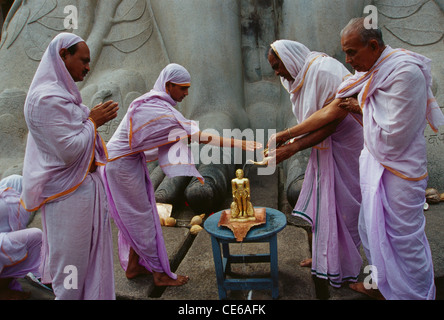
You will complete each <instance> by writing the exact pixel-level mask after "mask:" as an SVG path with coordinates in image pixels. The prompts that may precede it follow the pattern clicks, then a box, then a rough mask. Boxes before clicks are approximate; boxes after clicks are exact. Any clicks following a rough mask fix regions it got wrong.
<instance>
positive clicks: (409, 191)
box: [338, 46, 444, 300]
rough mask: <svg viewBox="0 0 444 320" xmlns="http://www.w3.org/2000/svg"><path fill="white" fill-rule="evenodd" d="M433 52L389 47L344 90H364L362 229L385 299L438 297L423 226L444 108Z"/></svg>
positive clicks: (342, 93)
mask: <svg viewBox="0 0 444 320" xmlns="http://www.w3.org/2000/svg"><path fill="white" fill-rule="evenodd" d="M430 62H431V61H430V60H429V59H427V58H425V57H424V56H421V55H418V54H416V53H413V52H410V51H405V50H402V49H396V50H394V49H392V48H390V47H389V46H387V47H386V49H385V51H384V52H383V53H382V55H381V57H380V58H379V60H378V61H377V62H376V63H375V65H374V66H373V67H372V68H371V70H369V71H368V72H357V73H356V74H355V75H354V76H353V77H351V78H349V79H347V81H345V82H344V83H343V84H342V85H341V87H340V88H339V93H338V97H345V96H349V95H354V94H359V96H358V99H359V102H360V105H361V108H362V112H363V123H364V140H365V148H364V150H363V152H362V155H361V158H360V175H361V189H362V206H361V212H360V220H359V231H360V236H361V239H362V243H363V246H364V250H365V253H366V256H367V258H368V260H369V263H370V264H371V265H373V266H374V268H375V270H376V272H372V273H371V275H372V278H373V281H374V282H376V284H377V286H378V289H379V290H380V292H381V293H382V295H383V296H384V297H385V298H386V299H396V300H397V299H412V300H413V299H415V300H416V299H434V297H435V285H434V279H433V278H434V273H433V264H432V257H431V252H430V247H429V244H428V240H427V237H426V234H425V232H424V226H425V216H424V211H423V205H424V202H425V188H426V187H427V150H426V142H425V139H424V130H425V127H426V124H427V122H429V124H430V125H431V127H432V129H434V130H437V129H438V127H439V126H441V125H443V124H444V116H443V114H442V112H441V110H440V108H439V106H438V105H437V103H436V100H435V99H434V97H433V94H432V91H431V83H432V78H431V72H430Z"/></svg>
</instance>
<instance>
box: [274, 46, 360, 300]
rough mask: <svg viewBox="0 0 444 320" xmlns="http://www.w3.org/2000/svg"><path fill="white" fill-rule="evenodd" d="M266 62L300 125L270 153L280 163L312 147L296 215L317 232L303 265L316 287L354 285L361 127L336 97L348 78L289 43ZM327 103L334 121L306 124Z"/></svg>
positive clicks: (279, 137)
mask: <svg viewBox="0 0 444 320" xmlns="http://www.w3.org/2000/svg"><path fill="white" fill-rule="evenodd" d="M268 60H269V62H270V65H271V66H272V68H273V69H274V70H275V72H276V74H277V75H278V76H280V77H281V82H282V85H283V86H284V87H285V89H286V90H287V91H288V92H289V94H290V99H291V102H292V106H293V113H294V115H295V116H296V118H297V120H298V123H299V124H298V125H296V126H295V127H293V128H288V129H286V130H284V131H282V132H279V133H277V134H276V135H274V136H272V137H271V139H270V141H269V145H271V141H273V140H274V142H273V143H275V145H276V147H277V149H276V150H270V154H269V155H270V156H274V157H275V159H276V162H277V163H279V162H281V161H283V160H285V159H288V158H289V157H291V156H292V155H294V154H295V153H297V152H299V151H301V150H304V149H306V148H309V147H313V148H312V151H311V155H310V160H309V162H308V165H307V169H306V171H305V179H304V183H303V186H302V190H301V194H300V196H299V199H298V201H297V203H296V206H295V208H294V210H293V215H296V216H299V217H301V218H303V219H305V220H307V221H308V222H309V223H310V224H311V225H312V230H313V233H312V241H311V242H312V248H311V249H312V258H311V259H307V260H305V261H303V262H302V263H301V266H311V271H312V274H313V276H314V279H315V283H322V282H324V283H325V280H324V281H319V279H328V280H329V282H330V284H331V285H332V286H335V287H338V286H340V285H341V284H342V283H343V282H344V281H356V280H357V277H358V275H359V272H360V267H361V264H362V259H361V256H360V253H359V246H360V239H359V234H358V214H359V207H360V202H361V196H360V192H359V174H358V168H359V153H360V151H361V150H362V146H363V138H362V123H361V120H360V117H359V116H355V115H353V114H349V113H348V112H347V111H345V110H343V109H341V108H339V107H338V105H339V103H340V102H341V100H340V99H338V100H335V95H336V91H337V88H338V87H339V85H340V84H341V83H342V81H343V80H344V78H345V77H347V76H349V75H350V73H349V72H348V71H347V69H346V68H345V67H344V66H343V65H342V64H341V63H340V62H339V61H337V60H335V59H333V58H331V57H329V56H327V55H326V54H323V53H319V52H312V51H310V50H309V49H308V48H307V47H305V46H304V45H303V44H301V43H298V42H295V41H290V40H279V41H276V42H274V43H273V44H272V45H271V49H270V51H269V55H268ZM327 105H332V106H333V107H334V108H331V109H329V110H332V111H331V112H330V114H331V116H329V120H328V121H327V122H326V123H325V124H324V125H323V126H322V127H316V123H314V124H313V123H312V124H311V125H310V124H309V125H308V126H307V125H306V123H305V121H306V120H307V119H308V118H309V117H310V116H311V115H313V114H314V113H316V112H317V111H318V110H322V109H323V108H324V107H325V106H327ZM322 288H323V289H324V290H323V291H324V292H323V291H322V290H317V293H318V296H319V297H321V298H325V297H326V296H328V293H327V292H325V289H326V288H325V286H321V287H319V289H322ZM318 291H319V292H318Z"/></svg>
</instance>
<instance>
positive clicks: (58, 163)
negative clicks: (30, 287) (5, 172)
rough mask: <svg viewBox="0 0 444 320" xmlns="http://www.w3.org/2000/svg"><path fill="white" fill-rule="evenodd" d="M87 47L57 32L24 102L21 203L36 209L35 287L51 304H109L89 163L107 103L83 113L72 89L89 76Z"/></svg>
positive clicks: (99, 196) (96, 157)
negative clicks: (38, 277)
mask: <svg viewBox="0 0 444 320" xmlns="http://www.w3.org/2000/svg"><path fill="white" fill-rule="evenodd" d="M89 62H90V54H89V48H88V46H87V44H86V43H85V42H84V41H83V40H82V39H81V38H80V37H78V36H76V35H74V34H70V33H61V34H59V35H57V36H56V37H55V38H54V39H53V40H52V41H51V43H50V44H49V46H48V48H47V50H46V51H45V53H44V55H43V57H42V60H41V62H40V65H39V67H38V69H37V71H36V73H35V76H34V79H33V81H32V83H31V86H30V88H29V92H28V95H27V98H26V102H25V110H24V113H25V120H26V123H27V125H28V128H29V135H28V141H27V146H26V154H25V161H24V168H23V192H22V198H21V202H22V205H23V206H24V207H25V208H26V209H27V210H28V211H34V210H37V209H39V208H42V225H43V233H44V235H43V246H42V265H41V274H42V282H43V283H52V287H53V289H54V294H55V296H56V299H69V300H80V299H85V300H93V299H102V300H103V299H115V290H114V275H113V262H112V238H111V225H110V220H109V216H108V210H107V203H106V193H105V189H104V187H103V184H102V181H101V179H100V175H99V173H98V172H95V171H96V165H97V164H104V163H105V162H106V160H107V152H106V147H105V144H104V142H103V141H102V139H101V137H100V135H99V134H98V132H97V128H98V127H100V126H101V125H103V124H104V123H106V122H108V121H110V120H112V119H114V118H115V117H116V116H117V109H118V107H117V104H115V103H112V101H108V102H106V103H103V104H100V105H98V106H96V107H94V108H93V109H92V110H89V109H88V108H87V107H86V106H85V105H83V104H82V98H81V95H80V92H79V90H78V88H77V86H76V83H75V82H77V81H82V80H83V79H84V77H85V76H86V74H87V73H88V72H89Z"/></svg>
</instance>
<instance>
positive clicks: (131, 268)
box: [125, 248, 151, 279]
mask: <svg viewBox="0 0 444 320" xmlns="http://www.w3.org/2000/svg"><path fill="white" fill-rule="evenodd" d="M147 274H151V272H149V271H148V270H147V269H146V268H145V267H144V266H141V265H140V264H139V255H138V254H137V253H136V251H134V249H133V248H130V252H129V257H128V267H127V268H126V272H125V275H126V277H127V279H134V278H136V277H138V276H143V275H147Z"/></svg>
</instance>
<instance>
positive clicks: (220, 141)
mask: <svg viewBox="0 0 444 320" xmlns="http://www.w3.org/2000/svg"><path fill="white" fill-rule="evenodd" d="M198 142H199V143H202V144H209V145H212V146H216V147H221V148H223V147H230V148H240V149H242V150H246V151H254V150H256V149H261V148H262V147H263V146H262V144H261V143H259V142H256V141H248V140H239V139H234V138H224V137H221V136H218V135H215V134H210V133H204V132H201V131H200V132H199V141H198Z"/></svg>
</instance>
